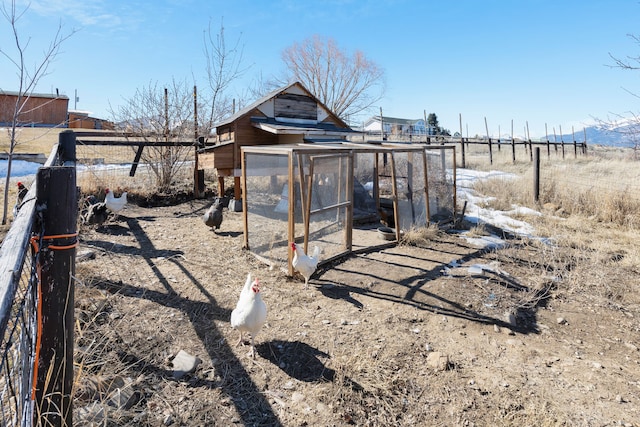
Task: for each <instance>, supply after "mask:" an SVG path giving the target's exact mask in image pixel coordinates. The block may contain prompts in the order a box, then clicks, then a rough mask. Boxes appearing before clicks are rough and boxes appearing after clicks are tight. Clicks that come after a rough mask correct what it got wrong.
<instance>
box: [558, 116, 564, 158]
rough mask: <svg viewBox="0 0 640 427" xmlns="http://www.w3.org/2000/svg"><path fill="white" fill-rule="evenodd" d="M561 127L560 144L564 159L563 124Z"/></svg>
mask: <svg viewBox="0 0 640 427" xmlns="http://www.w3.org/2000/svg"><path fill="white" fill-rule="evenodd" d="M558 126H559V127H560V146H561V147H562V159H563V160H564V137H563V136H562V125H558Z"/></svg>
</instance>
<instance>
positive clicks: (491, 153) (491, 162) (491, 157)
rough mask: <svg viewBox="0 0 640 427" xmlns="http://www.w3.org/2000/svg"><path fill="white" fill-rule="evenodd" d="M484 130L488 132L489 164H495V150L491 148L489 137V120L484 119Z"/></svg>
mask: <svg viewBox="0 0 640 427" xmlns="http://www.w3.org/2000/svg"><path fill="white" fill-rule="evenodd" d="M484 128H485V130H486V131H487V138H489V164H491V165H492V164H493V148H492V146H491V137H490V136H489V126H488V125H487V118H486V117H485V118H484Z"/></svg>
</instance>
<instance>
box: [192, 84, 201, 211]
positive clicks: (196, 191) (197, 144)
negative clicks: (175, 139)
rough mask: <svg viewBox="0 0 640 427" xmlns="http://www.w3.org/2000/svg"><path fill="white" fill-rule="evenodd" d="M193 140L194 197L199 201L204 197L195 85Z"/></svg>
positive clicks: (196, 89) (194, 87) (194, 89)
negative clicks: (199, 162)
mask: <svg viewBox="0 0 640 427" xmlns="http://www.w3.org/2000/svg"><path fill="white" fill-rule="evenodd" d="M193 140H194V141H195V150H194V151H195V152H194V155H193V195H194V197H195V198H196V199H199V198H200V197H202V195H201V194H200V173H199V167H200V166H199V165H198V150H199V149H200V139H199V138H198V87H197V86H196V85H193Z"/></svg>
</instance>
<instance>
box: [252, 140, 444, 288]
mask: <svg viewBox="0 0 640 427" xmlns="http://www.w3.org/2000/svg"><path fill="white" fill-rule="evenodd" d="M452 152H453V153H455V149H453V147H444V146H438V147H437V150H432V149H430V148H429V147H428V146H426V145H423V144H390V143H384V142H382V143H354V142H344V141H341V142H336V143H329V142H325V143H311V144H309V143H302V144H290V145H272V146H268V145H264V146H244V147H242V150H241V161H242V186H243V188H242V193H243V195H244V197H243V220H244V246H245V248H247V249H248V250H249V251H250V252H251V253H253V254H254V255H255V256H257V257H258V258H259V259H261V260H262V261H264V262H266V263H268V264H269V265H273V266H278V267H281V268H283V269H284V270H286V271H288V274H289V275H292V274H293V267H292V265H291V261H292V258H293V254H292V251H291V250H290V243H291V242H296V243H297V244H299V245H301V246H302V247H303V248H304V250H305V252H306V253H309V252H311V251H312V249H313V248H314V246H318V247H319V248H320V250H321V255H320V262H321V263H323V262H327V261H329V260H332V259H335V258H337V257H340V256H342V255H345V254H347V253H349V252H356V251H361V250H369V249H371V248H372V247H377V246H387V245H391V244H395V243H397V241H398V240H399V239H400V237H401V235H402V233H404V232H406V231H408V230H410V229H411V228H415V227H424V226H426V225H427V224H428V223H429V222H430V221H431V220H432V217H433V218H436V220H440V219H441V218H443V217H444V216H446V215H447V214H448V215H450V216H451V217H453V215H454V213H455V187H454V186H452V185H451V170H450V168H451V167H453V168H454V169H455V160H454V161H453V163H452V162H451V158H452V156H451V155H450V154H451V153H452ZM453 159H455V156H453ZM430 165H433V166H430ZM430 168H432V169H433V172H434V173H431V172H430V170H429V169H430ZM454 173H455V172H454ZM430 179H431V180H432V181H433V183H434V184H435V185H434V188H433V191H432V189H431V183H430V181H429V180H430ZM454 182H455V180H454ZM431 193H433V197H432V196H431ZM432 210H433V214H434V215H432V214H431V211H432Z"/></svg>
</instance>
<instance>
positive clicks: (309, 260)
mask: <svg viewBox="0 0 640 427" xmlns="http://www.w3.org/2000/svg"><path fill="white" fill-rule="evenodd" d="M291 249H292V250H293V261H292V263H291V265H292V266H293V268H294V269H296V270H298V272H299V273H300V274H302V276H303V277H304V286H305V288H307V287H309V279H310V278H311V275H312V274H313V273H314V272H315V271H316V269H317V268H318V260H319V259H318V257H319V255H320V248H319V247H318V246H316V247H315V248H314V250H313V255H311V256H309V255H307V254H305V253H304V251H303V250H302V248H301V247H300V246H298V245H296V244H295V242H291Z"/></svg>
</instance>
